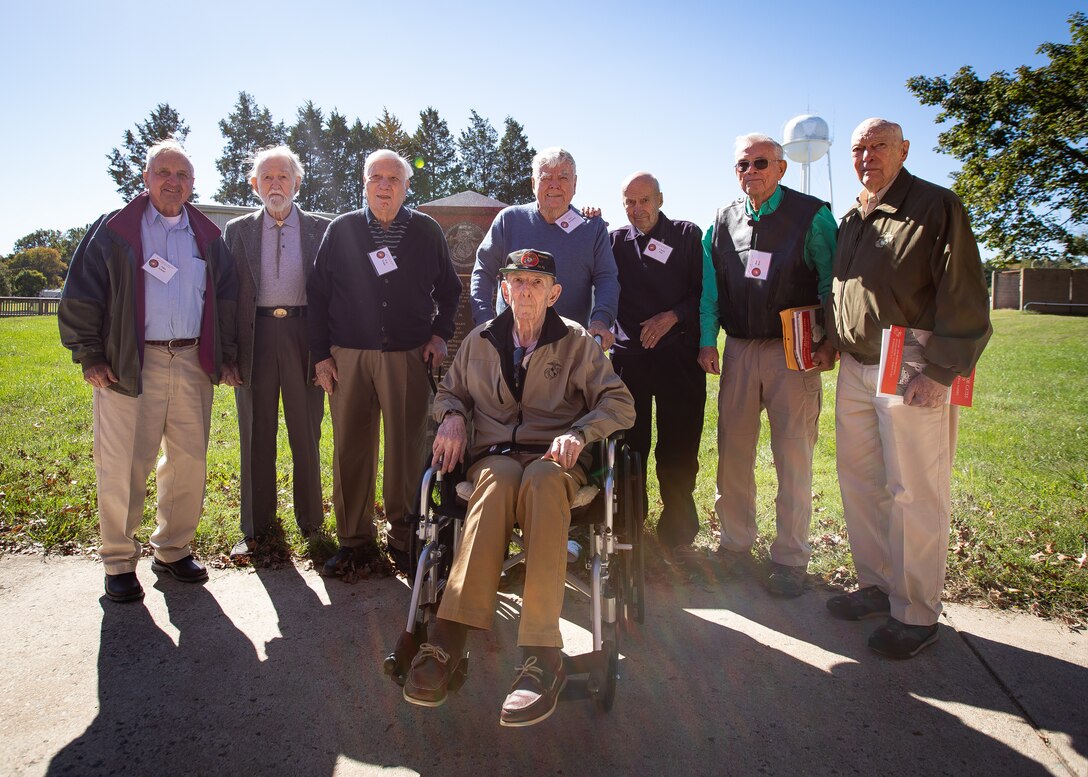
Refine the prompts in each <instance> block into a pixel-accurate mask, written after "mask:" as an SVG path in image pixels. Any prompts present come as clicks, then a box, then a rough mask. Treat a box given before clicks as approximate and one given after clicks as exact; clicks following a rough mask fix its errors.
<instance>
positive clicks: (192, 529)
mask: <svg viewBox="0 0 1088 777" xmlns="http://www.w3.org/2000/svg"><path fill="white" fill-rule="evenodd" d="M197 353H198V347H197V346H195V345H194V346H191V347H189V348H184V349H180V350H175V351H174V352H173V353H172V354H171V353H170V352H169V351H168V350H167V349H166V348H161V347H157V346H150V345H149V346H147V347H146V348H145V349H144V366H143V371H142V373H141V378H142V381H143V393H141V394H140V396H138V397H126V396H124V395H122V394H118V393H117V392H115V391H110V390H109V389H99V388H96V389H95V390H94V465H95V473H96V474H97V476H98V524H99V530H100V532H101V534H102V546H101V548H100V549H99V555H100V556H101V558H102V564H103V566H105V568H106V573H107V574H111V575H116V574H120V573H122V572H132V571H134V570H135V569H136V561H137V560H138V559H139V558H140V549H141V547H140V542H139V541H138V540H137V539H136V530H137V529H139V528H140V522H141V521H142V520H143V514H144V501H145V499H146V498H147V476H148V475H149V474H150V473H151V468H152V467H153V466H155V457H156V456H157V455H158V453H159V447H160V444H161V446H162V452H163V456H162V458H161V459H159V462H158V466H157V467H156V469H155V482H156V484H157V487H158V495H159V499H158V508H157V510H156V516H155V518H156V522H157V527H156V529H155V532H154V533H153V534H152V535H151V547H152V548H154V550H155V556H156V557H158V558H160V559H162V560H163V561H178V560H179V559H183V558H185V557H186V556H188V555H189V553H190V552H191V551H190V548H189V543H190V542H192V540H193V536H194V535H195V534H196V527H197V524H198V523H199V522H200V513H201V511H202V510H203V509H204V487H205V483H206V475H207V454H208V431H209V428H210V426H211V414H212V384H211V380H210V379H209V378H208V375H207V373H205V372H204V370H203V369H201V367H200V362H199V359H198V356H197Z"/></svg>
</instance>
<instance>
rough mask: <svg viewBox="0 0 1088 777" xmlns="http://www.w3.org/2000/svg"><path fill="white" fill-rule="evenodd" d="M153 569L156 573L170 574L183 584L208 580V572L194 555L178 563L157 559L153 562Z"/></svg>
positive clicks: (179, 560)
mask: <svg viewBox="0 0 1088 777" xmlns="http://www.w3.org/2000/svg"><path fill="white" fill-rule="evenodd" d="M151 569H152V570H154V571H155V572H169V573H170V574H171V575H173V576H174V579H175V580H180V581H181V582H183V583H202V582H204V581H205V580H207V579H208V570H207V569H205V568H204V565H203V564H201V563H200V562H199V561H197V560H196V559H194V558H193V556H192V554H190V555H188V556H186V557H185V558H182V559H178V560H177V561H163V560H162V559H160V558H158V557H156V558H155V560H154V561H152V562H151Z"/></svg>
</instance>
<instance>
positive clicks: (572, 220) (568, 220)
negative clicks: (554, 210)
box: [555, 208, 586, 235]
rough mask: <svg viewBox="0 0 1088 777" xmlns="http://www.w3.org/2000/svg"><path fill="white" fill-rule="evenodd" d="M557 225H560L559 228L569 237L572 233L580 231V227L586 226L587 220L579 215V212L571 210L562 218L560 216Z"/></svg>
mask: <svg viewBox="0 0 1088 777" xmlns="http://www.w3.org/2000/svg"><path fill="white" fill-rule="evenodd" d="M555 223H556V224H558V225H559V228H560V229H561V230H563V231H564V232H566V233H567V234H568V235H569V234H570V233H571V232H573V231H574V230H576V229H578V227H580V226H582V225H583V224H585V223H586V220H585V219H584V218H582V216H581V214H580V213H578V211H576V210H575V209H574V208H571V209H570V210H568V211H567V212H566V213H564V214H563V215H562V216H560V217H559V220H558V221H557V222H555Z"/></svg>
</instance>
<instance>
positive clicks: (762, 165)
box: [735, 159, 771, 173]
mask: <svg viewBox="0 0 1088 777" xmlns="http://www.w3.org/2000/svg"><path fill="white" fill-rule="evenodd" d="M770 163H771V160H769V159H757V160H755V161H754V162H749V161H748V160H747V159H742V160H740V161H739V162H737V164H736V165H735V167H736V168H737V172H738V173H747V172H748V168H749V167H754V168H755V169H756V170H766V169H767V165H769V164H770Z"/></svg>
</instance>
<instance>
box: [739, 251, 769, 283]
mask: <svg viewBox="0 0 1088 777" xmlns="http://www.w3.org/2000/svg"><path fill="white" fill-rule="evenodd" d="M770 271H771V254H770V253H769V252H767V251H749V252H748V266H747V267H746V268H745V269H744V277H745V278H755V279H756V280H757V281H762V280H766V279H767V275H768V273H770Z"/></svg>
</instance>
